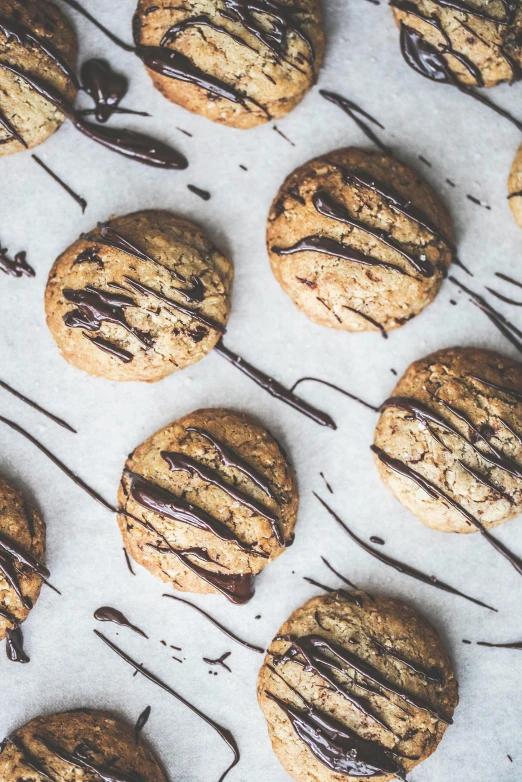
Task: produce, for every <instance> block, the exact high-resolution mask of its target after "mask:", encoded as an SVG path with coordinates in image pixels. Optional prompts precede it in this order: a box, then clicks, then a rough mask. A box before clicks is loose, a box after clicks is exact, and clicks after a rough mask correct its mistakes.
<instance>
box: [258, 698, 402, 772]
mask: <svg viewBox="0 0 522 782" xmlns="http://www.w3.org/2000/svg"><path fill="white" fill-rule="evenodd" d="M265 695H266V697H267V698H269V699H270V700H271V701H273V702H274V703H276V704H277V705H278V706H279V708H280V709H281V711H282V712H283V713H284V714H286V716H287V717H288V719H289V720H290V722H291V724H292V727H293V729H294V730H295V732H296V734H297V735H298V736H299V738H300V739H301V741H303V742H304V743H305V744H306V746H307V747H308V749H309V750H310V751H311V752H312V753H313V754H314V755H315V757H316V758H317V759H318V760H319V761H320V762H321V763H323V765H325V766H327V767H328V768H330V769H332V771H334V772H336V773H340V774H343V775H346V776H357V777H375V776H381V775H383V774H393V775H395V776H398V777H400V778H401V779H405V777H404V773H403V771H402V769H401V768H400V766H399V765H398V763H397V762H396V761H395V759H394V757H393V755H392V753H391V752H389V751H387V750H386V749H385V748H384V747H383V746H382V745H381V744H379V743H377V742H376V741H367V740H366V739H361V738H359V736H357V735H356V734H355V733H353V732H352V731H350V730H349V729H348V728H347V727H346V726H345V725H343V723H342V722H339V721H338V720H336V719H334V718H333V717H332V716H330V715H329V714H326V713H325V712H323V711H320V710H319V709H317V708H316V707H315V706H313V705H312V704H311V703H309V702H308V701H306V700H305V699H304V698H302V696H299V697H300V698H301V700H302V702H303V704H304V706H305V709H306V710H305V711H301V710H300V709H297V708H296V707H295V706H293V705H292V704H290V703H285V701H283V700H281V699H280V698H278V697H277V696H276V695H273V694H272V693H271V692H268V691H267V690H265Z"/></svg>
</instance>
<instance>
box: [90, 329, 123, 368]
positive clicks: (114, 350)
mask: <svg viewBox="0 0 522 782" xmlns="http://www.w3.org/2000/svg"><path fill="white" fill-rule="evenodd" d="M82 336H84V337H85V338H86V339H88V340H89V342H92V344H93V345H95V346H96V347H97V348H98V349H99V350H103V352H104V353H108V354H109V355H111V356H114V357H115V358H117V359H119V360H120V361H122V362H123V363H124V364H129V363H130V362H131V361H132V360H133V359H134V356H133V354H132V353H130V352H129V351H128V350H125V349H124V348H120V347H119V346H118V345H115V344H114V342H109V340H108V339H103V337H90V336H89V335H88V334H86V333H85V332H83V334H82Z"/></svg>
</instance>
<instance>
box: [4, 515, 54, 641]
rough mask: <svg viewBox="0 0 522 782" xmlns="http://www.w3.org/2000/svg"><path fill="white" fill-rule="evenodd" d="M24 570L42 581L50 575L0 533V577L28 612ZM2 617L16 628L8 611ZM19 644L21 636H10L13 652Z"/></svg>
mask: <svg viewBox="0 0 522 782" xmlns="http://www.w3.org/2000/svg"><path fill="white" fill-rule="evenodd" d="M28 511H29V512H30V509H27V510H26V511H25V513H26V516H27V517H28V518H29V519H30V518H31V517H30V516H29V515H28ZM26 570H27V571H29V572H30V573H32V574H33V575H35V576H38V577H39V578H41V579H42V581H45V580H46V579H47V578H49V576H50V575H51V574H50V572H49V570H48V569H47V568H46V566H45V565H44V564H43V563H42V562H40V561H39V560H38V559H37V558H36V557H35V556H34V555H33V554H32V553H31V552H30V551H28V550H27V549H25V548H24V547H23V546H21V545H20V544H19V543H18V542H16V541H15V540H13V539H12V538H11V537H9V536H8V535H6V534H5V533H3V532H0V577H2V579H3V580H4V581H5V582H6V583H7V585H8V586H9V587H11V589H12V590H13V592H14V593H15V595H16V596H17V597H18V599H19V601H20V603H21V604H22V606H23V607H24V608H25V609H26V610H27V611H29V610H30V609H31V608H32V607H33V604H32V601H31V599H30V598H29V596H28V595H25V594H24V592H23V590H22V584H21V578H22V576H23V575H24V571H26ZM2 617H3V618H4V619H7V621H9V622H11V623H12V624H13V625H14V627H13V628H11V629H12V630H15V629H16V628H17V626H18V624H19V619H17V618H16V617H15V616H13V615H12V614H11V612H10V611H9V612H7V611H5V612H4V611H2ZM21 643H22V637H21V635H16V634H15V635H13V636H12V644H11V647H12V649H13V650H14V649H16V648H17V647H18V646H20V648H21ZM13 653H14V652H13ZM8 656H9V651H8Z"/></svg>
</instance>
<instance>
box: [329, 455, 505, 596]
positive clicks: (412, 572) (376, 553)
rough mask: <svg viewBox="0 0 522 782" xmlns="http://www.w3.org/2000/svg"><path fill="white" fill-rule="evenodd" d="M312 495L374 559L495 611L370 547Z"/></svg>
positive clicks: (330, 509) (433, 577)
mask: <svg viewBox="0 0 522 782" xmlns="http://www.w3.org/2000/svg"><path fill="white" fill-rule="evenodd" d="M373 448H375V446H373ZM314 495H315V497H316V498H317V499H318V500H319V502H320V503H321V505H322V506H323V507H324V508H326V510H327V511H328V513H329V514H330V516H332V518H333V519H335V521H336V522H337V523H338V524H339V525H340V526H341V527H342V528H343V529H344V531H345V532H346V533H347V534H348V535H349V536H350V538H351V539H352V540H353V541H354V542H355V543H357V545H358V546H360V547H361V548H362V549H364V551H366V552H367V553H368V554H371V556H372V557H375V559H378V560H379V561H380V562H383V563H384V564H385V565H388V566H389V567H392V568H393V569H394V570H397V571H398V572H399V573H403V574H404V575H405V576H410V577H411V578H415V579H417V581H422V582H423V583H424V584H429V585H430V586H433V587H436V588H437V589H441V590H442V591H443V592H449V593H450V594H452V595H458V596H459V597H463V598H464V599H465V600H470V601H471V602H472V603H475V604H476V605H479V606H482V607H483V608H487V609H489V610H490V611H497V609H496V608H493V607H492V606H490V605H488V604H487V603H483V602H482V601H481V600H477V599H476V598H474V597H470V596H469V595H465V594H464V592H460V591H459V590H458V589H455V588H454V587H452V586H450V585H449V584H446V583H444V581H440V580H439V579H438V578H435V576H427V575H426V574H425V573H422V571H420V570H417V569H416V568H414V567H411V565H406V564H405V563H404V562H399V561H398V560H397V559H392V557H389V556H387V555H386V554H383V553H382V552H381V551H378V550H377V549H374V548H372V547H371V546H369V545H368V543H366V542H365V541H364V540H362V539H361V538H359V537H357V535H355V533H354V532H352V531H351V529H349V528H348V527H347V526H346V524H345V522H344V521H342V520H341V519H340V518H339V516H338V515H337V514H336V513H335V512H334V511H333V510H332V508H330V506H329V505H328V504H327V503H326V502H325V501H324V500H323V499H321V497H319V495H318V494H316V493H315V492H314Z"/></svg>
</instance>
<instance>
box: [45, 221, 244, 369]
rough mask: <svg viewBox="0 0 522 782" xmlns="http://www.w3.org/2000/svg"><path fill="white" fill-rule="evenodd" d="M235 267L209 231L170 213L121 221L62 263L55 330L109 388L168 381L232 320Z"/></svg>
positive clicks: (51, 321)
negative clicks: (130, 382) (121, 383)
mask: <svg viewBox="0 0 522 782" xmlns="http://www.w3.org/2000/svg"><path fill="white" fill-rule="evenodd" d="M232 278H233V267H232V264H231V262H230V261H229V260H228V258H226V257H225V256H224V255H223V254H222V253H221V252H220V250H218V248H217V247H215V246H214V245H213V244H212V242H211V241H210V240H209V239H208V238H207V236H206V235H205V234H204V233H203V231H202V230H201V229H200V228H198V227H197V226H196V225H194V224H193V223H190V222H189V221H188V220H184V219H182V218H179V217H176V216H175V215H173V214H171V213H170V212H166V211H162V210H152V209H151V210H147V211H143V212H135V213H134V214H130V215H126V216H125V217H118V218H115V219H112V220H110V221H109V222H108V223H105V224H100V225H99V226H98V228H97V229H95V230H93V231H91V232H90V233H89V234H87V235H82V237H81V238H80V239H78V241H76V242H74V244H72V245H71V246H70V247H69V248H68V249H67V250H66V251H65V252H64V253H63V254H62V255H60V257H59V258H58V259H57V260H56V261H55V263H54V265H53V267H52V269H51V272H50V274H49V280H48V283H47V289H46V292H45V308H46V314H47V325H48V326H49V328H50V330H51V333H52V335H53V337H54V339H55V340H56V342H57V344H58V347H59V348H60V351H61V353H62V355H63V357H64V358H65V359H66V360H67V361H68V362H69V363H70V364H73V365H74V366H76V367H78V368H79V369H83V370H84V371H85V372H88V373H89V374H90V375H100V376H103V377H106V378H109V379H110V380H146V381H150V382H152V381H155V380H160V379H161V378H162V377H165V376H166V375H170V374H171V373H172V372H175V371H176V370H178V369H183V368H184V367H186V366H189V365H190V364H193V363H195V362H196V361H199V360H200V359H202V358H203V357H204V356H205V355H206V354H207V353H208V352H209V351H210V350H212V348H213V347H214V345H215V344H216V342H217V341H218V340H219V338H220V337H221V336H222V334H223V332H224V330H225V325H226V323H227V320H228V316H229V314H230V293H231V287H232Z"/></svg>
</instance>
